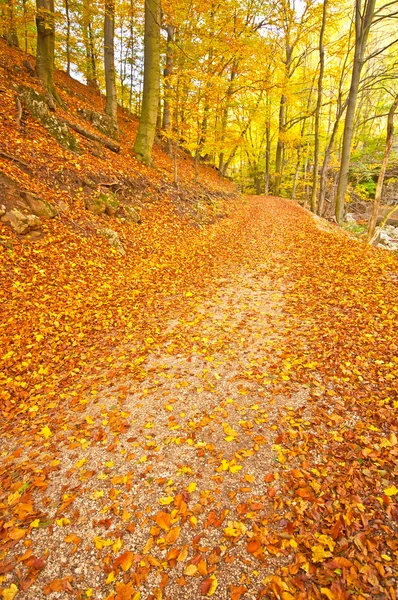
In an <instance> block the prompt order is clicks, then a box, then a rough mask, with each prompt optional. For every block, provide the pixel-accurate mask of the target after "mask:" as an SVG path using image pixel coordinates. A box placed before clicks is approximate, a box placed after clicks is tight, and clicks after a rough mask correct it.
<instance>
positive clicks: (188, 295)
mask: <svg viewBox="0 0 398 600" xmlns="http://www.w3.org/2000/svg"><path fill="white" fill-rule="evenodd" d="M192 296H193V293H192V292H185V297H186V298H192Z"/></svg>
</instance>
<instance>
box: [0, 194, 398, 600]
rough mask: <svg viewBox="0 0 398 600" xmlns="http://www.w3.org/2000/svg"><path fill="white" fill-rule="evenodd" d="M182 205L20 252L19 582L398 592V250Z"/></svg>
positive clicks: (390, 595)
mask: <svg viewBox="0 0 398 600" xmlns="http://www.w3.org/2000/svg"><path fill="white" fill-rule="evenodd" d="M170 210H171V209H170ZM170 214H171V213H170V212H168V209H167V207H165V206H163V207H157V208H156V210H152V212H151V211H149V213H148V215H147V216H146V218H145V220H144V222H143V224H142V226H140V228H139V229H137V232H136V234H135V235H136V239H135V240H134V244H135V252H134V253H132V252H130V253H129V251H128V253H127V255H126V256H125V257H117V256H115V255H112V256H110V257H109V256H108V255H107V254H106V253H105V252H104V251H103V246H101V245H100V243H99V242H98V243H93V239H92V238H91V239H84V236H83V237H82V236H80V238H79V240H78V237H77V236H78V234H79V232H77V233H76V236H75V237H73V235H75V234H74V233H71V232H70V231H69V230H68V231H66V229H65V228H63V226H62V224H61V225H57V228H55V229H54V230H52V231H51V233H50V235H47V236H46V237H44V238H43V239H39V240H37V241H35V243H34V245H32V244H28V243H26V242H20V245H19V246H18V252H17V254H15V255H13V257H12V260H9V261H8V262H7V261H5V262H4V273H5V278H4V279H3V281H4V289H5V293H6V299H7V302H6V303H5V305H4V306H5V311H4V313H3V317H4V318H2V322H3V323H4V324H5V327H4V328H3V329H2V331H1V335H2V337H1V341H2V347H4V349H5V352H3V351H2V354H3V356H2V364H3V373H4V375H3V379H0V383H1V384H2V386H3V390H10V391H7V392H6V391H4V393H3V396H2V398H3V401H2V404H1V411H2V423H1V451H2V452H1V465H0V482H1V497H0V509H1V514H2V516H1V517H0V526H1V529H0V540H1V543H2V547H1V550H0V552H1V554H0V581H1V587H2V589H3V598H5V599H7V600H12V599H13V598H14V597H15V598H18V599H24V600H42V599H44V598H46V597H49V598H51V599H60V600H61V599H66V598H79V599H80V600H83V599H86V598H93V599H95V600H102V599H105V598H108V599H109V600H111V599H112V600H113V599H114V600H131V599H133V600H138V598H140V599H141V600H153V599H155V600H160V599H162V600H166V599H170V600H183V599H195V598H200V597H202V596H204V597H207V596H213V597H214V598H218V599H220V600H224V599H225V600H227V599H232V600H238V599H239V598H242V599H243V600H249V599H250V600H254V599H257V598H267V599H282V600H293V599H303V600H304V599H321V598H329V600H345V599H349V598H352V599H355V600H363V599H373V600H375V599H376V600H378V599H380V600H381V599H389V600H396V597H397V585H398V575H397V573H398V570H397V566H398V538H397V518H398V509H397V499H398V488H397V487H395V486H396V484H397V481H396V475H397V473H396V468H397V456H398V443H397V436H396V433H395V432H396V422H394V418H396V414H397V408H398V402H397V381H398V380H397V375H398V345H397V329H396V324H397V316H398V306H397V303H396V301H397V285H398V263H397V259H396V257H394V256H392V255H391V254H389V253H387V252H386V251H383V250H376V249H374V248H370V247H368V246H366V245H365V244H363V243H361V242H359V241H356V240H353V239H351V238H350V237H349V236H348V235H347V234H346V233H344V232H343V231H340V230H338V228H337V227H334V226H330V225H328V224H327V223H326V222H323V221H321V220H320V219H317V218H314V217H312V216H311V215H310V214H309V213H307V212H306V211H305V210H303V209H301V208H300V207H298V206H296V205H295V204H294V203H292V202H290V201H287V200H282V199H276V198H269V197H248V198H245V199H243V200H242V201H241V202H240V203H238V206H237V208H236V210H235V211H234V212H233V213H232V214H231V216H230V217H229V218H227V219H223V220H220V221H218V222H216V223H213V224H212V225H209V226H207V227H206V228H204V229H201V230H199V229H197V228H195V227H192V226H184V227H180V226H178V224H177V221H176V220H175V219H174V220H173V219H172V218H171V217H170ZM52 252H53V253H56V256H55V259H54V256H53V255H52V254H51V253H52ZM14 256H15V258H14ZM0 389H1V388H0ZM394 469H395V472H394Z"/></svg>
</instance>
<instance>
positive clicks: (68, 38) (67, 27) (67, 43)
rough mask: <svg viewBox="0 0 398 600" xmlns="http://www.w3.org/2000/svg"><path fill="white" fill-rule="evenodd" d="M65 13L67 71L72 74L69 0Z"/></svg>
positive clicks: (66, 1) (66, 0) (66, 3)
mask: <svg viewBox="0 0 398 600" xmlns="http://www.w3.org/2000/svg"><path fill="white" fill-rule="evenodd" d="M65 14H66V72H67V74H68V75H70V14H69V0H65Z"/></svg>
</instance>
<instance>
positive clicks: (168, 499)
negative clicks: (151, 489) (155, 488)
mask: <svg viewBox="0 0 398 600" xmlns="http://www.w3.org/2000/svg"><path fill="white" fill-rule="evenodd" d="M173 500H174V498H173V496H166V498H159V504H161V505H162V506H166V505H167V504H171V503H172V502H173Z"/></svg>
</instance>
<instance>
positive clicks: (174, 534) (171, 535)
mask: <svg viewBox="0 0 398 600" xmlns="http://www.w3.org/2000/svg"><path fill="white" fill-rule="evenodd" d="M180 531H181V527H174V528H173V529H170V531H169V532H168V533H167V534H166V535H165V538H164V541H165V542H166V544H167V545H168V546H171V544H174V542H175V541H176V540H177V539H178V538H179V537H180Z"/></svg>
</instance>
